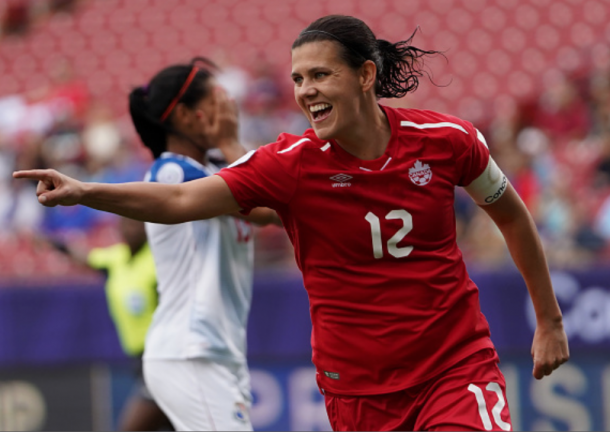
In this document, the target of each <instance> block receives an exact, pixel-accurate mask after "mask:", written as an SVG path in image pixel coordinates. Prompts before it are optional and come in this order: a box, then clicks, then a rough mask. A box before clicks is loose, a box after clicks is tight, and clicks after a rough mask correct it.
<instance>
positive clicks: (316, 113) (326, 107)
mask: <svg viewBox="0 0 610 432" xmlns="http://www.w3.org/2000/svg"><path fill="white" fill-rule="evenodd" d="M332 110H333V106H332V105H331V104H328V103H325V102H323V103H319V104H315V105H310V106H309V112H310V113H311V117H312V118H313V121H314V122H316V123H317V122H321V121H322V120H324V119H326V118H328V116H329V115H330V113H331V112H332Z"/></svg>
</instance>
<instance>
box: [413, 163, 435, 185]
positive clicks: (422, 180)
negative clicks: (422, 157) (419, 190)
mask: <svg viewBox="0 0 610 432" xmlns="http://www.w3.org/2000/svg"><path fill="white" fill-rule="evenodd" d="M409 178H410V179H411V181H412V182H413V183H414V184H416V185H417V186H425V185H427V184H428V183H430V180H432V170H431V169H430V165H428V164H422V163H421V161H419V160H418V161H416V162H415V165H413V167H412V168H409Z"/></svg>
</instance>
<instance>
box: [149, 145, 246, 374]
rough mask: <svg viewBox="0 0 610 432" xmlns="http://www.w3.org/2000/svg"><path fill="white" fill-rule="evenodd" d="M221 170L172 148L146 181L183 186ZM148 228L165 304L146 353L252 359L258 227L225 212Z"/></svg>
mask: <svg viewBox="0 0 610 432" xmlns="http://www.w3.org/2000/svg"><path fill="white" fill-rule="evenodd" d="M218 170H219V167H217V166H215V165H213V164H211V163H208V164H207V165H205V166H204V165H202V164H200V163H199V162H197V161H195V160H193V159H191V158H189V157H186V156H182V155H178V154H173V153H169V152H166V153H163V154H162V155H161V157H159V158H158V159H157V160H156V161H155V162H154V164H153V166H152V167H151V169H150V171H149V172H148V174H147V175H146V181H151V182H159V183H169V184H177V183H182V182H188V181H192V180H196V179H199V178H203V177H206V176H209V175H213V174H214V173H216V172H217V171H218ZM146 233H147V236H148V241H149V244H150V248H151V250H152V253H153V256H154V259H155V265H156V267H157V278H158V290H159V306H158V307H157V310H156V311H155V314H154V317H153V320H152V324H151V326H150V329H149V331H148V335H147V339H146V348H145V352H144V358H145V359H150V360H152V359H189V358H207V359H210V360H220V361H229V362H237V363H245V361H246V324H247V320H248V313H249V310H250V302H251V297H252V265H253V257H254V250H253V242H252V229H251V226H250V224H249V223H248V222H245V221H243V220H240V219H237V218H234V217H231V216H221V217H217V218H214V219H209V220H202V221H195V222H186V223H182V224H179V225H161V224H153V223H147V224H146Z"/></svg>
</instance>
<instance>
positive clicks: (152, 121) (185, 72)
mask: <svg viewBox="0 0 610 432" xmlns="http://www.w3.org/2000/svg"><path fill="white" fill-rule="evenodd" d="M198 64H203V65H202V66H201V67H200V66H198ZM208 66H211V67H214V68H215V65H214V64H213V63H212V62H211V61H209V60H207V59H205V58H203V57H196V58H194V59H193V60H192V61H191V64H188V65H174V66H169V67H167V68H165V69H163V70H162V71H161V72H159V73H157V75H155V76H154V78H153V79H152V80H151V81H150V83H149V84H148V85H147V86H143V87H137V88H135V89H133V90H132V91H131V93H130V94H129V113H130V114H131V120H132V122H133V125H134V127H135V129H136V131H137V132H138V135H139V136H140V139H141V140H142V142H143V143H144V145H145V146H146V147H148V148H149V149H150V151H151V152H152V154H153V156H154V157H155V159H156V158H158V157H159V156H160V155H161V154H162V153H163V152H164V151H165V150H166V148H167V136H168V135H169V134H178V132H177V131H176V130H175V129H174V128H173V126H172V121H171V112H172V111H173V109H174V108H175V106H176V105H177V104H178V103H182V104H184V105H186V106H187V107H189V108H193V107H194V106H195V105H196V104H197V103H198V102H199V101H201V99H203V98H205V97H206V96H207V95H208V94H209V92H210V90H211V89H210V87H209V86H208V80H209V78H210V77H211V76H212V72H211V71H210V70H209V69H208V68H207V67H208Z"/></svg>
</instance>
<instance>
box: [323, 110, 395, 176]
mask: <svg viewBox="0 0 610 432" xmlns="http://www.w3.org/2000/svg"><path fill="white" fill-rule="evenodd" d="M379 107H380V108H381V109H382V110H383V112H384V113H385V115H386V117H387V118H388V122H389V123H390V129H391V132H392V134H391V136H390V141H389V142H388V146H387V147H386V149H385V152H384V153H383V155H382V156H381V157H378V158H377V159H373V160H362V159H359V158H357V157H356V156H354V155H352V154H350V153H348V152H347V151H345V150H343V148H342V147H341V146H340V145H339V144H337V142H336V141H335V140H330V141H329V142H330V143H331V145H332V149H333V153H335V156H336V158H337V159H339V160H340V161H342V162H343V163H344V164H347V165H348V166H349V167H350V168H355V169H361V170H362V171H382V170H384V169H385V168H386V167H387V166H389V165H391V162H392V158H393V155H394V150H395V148H396V143H397V141H398V139H397V136H398V131H397V128H396V113H395V112H394V110H393V109H392V108H389V107H386V106H383V105H379Z"/></svg>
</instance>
